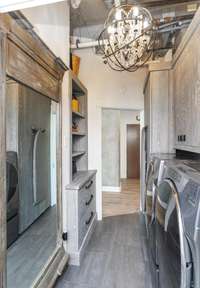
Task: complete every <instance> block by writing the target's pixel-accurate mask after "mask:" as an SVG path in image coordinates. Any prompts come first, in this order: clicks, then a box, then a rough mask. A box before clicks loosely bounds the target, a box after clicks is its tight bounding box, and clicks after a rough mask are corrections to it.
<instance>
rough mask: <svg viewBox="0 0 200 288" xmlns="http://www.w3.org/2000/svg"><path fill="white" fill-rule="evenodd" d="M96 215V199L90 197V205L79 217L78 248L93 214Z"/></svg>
mask: <svg viewBox="0 0 200 288" xmlns="http://www.w3.org/2000/svg"><path fill="white" fill-rule="evenodd" d="M95 215H96V199H95V197H94V198H93V199H92V201H91V203H90V206H89V207H88V209H87V210H86V213H85V214H84V215H83V217H82V218H79V225H78V226H79V233H78V234H79V235H78V246H79V248H80V246H81V244H82V242H83V239H84V237H85V235H86V233H87V231H88V229H89V227H90V225H91V223H92V220H93V218H94V216H95Z"/></svg>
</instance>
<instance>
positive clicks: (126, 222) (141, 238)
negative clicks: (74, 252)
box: [55, 213, 152, 288]
mask: <svg viewBox="0 0 200 288" xmlns="http://www.w3.org/2000/svg"><path fill="white" fill-rule="evenodd" d="M55 287H56V288H152V284H151V276H150V269H149V261H148V253H147V243H146V233H145V226H144V221H143V217H142V216H140V215H139V213H136V214H130V215H121V216H114V217H107V218H104V219H103V221H102V222H98V224H97V226H96V229H95V232H94V234H93V236H92V239H91V241H90V242H89V244H88V247H87V250H86V253H85V256H84V259H83V262H82V264H81V266H80V267H75V266H69V267H68V268H67V270H66V272H65V273H64V274H63V275H62V277H61V278H60V279H59V280H58V282H57V284H56V285H55Z"/></svg>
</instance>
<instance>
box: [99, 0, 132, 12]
mask: <svg viewBox="0 0 200 288" xmlns="http://www.w3.org/2000/svg"><path fill="white" fill-rule="evenodd" d="M103 1H104V3H105V5H106V7H107V8H108V9H109V10H110V9H111V8H112V7H113V6H114V5H115V6H119V5H120V4H125V3H126V0H103Z"/></svg>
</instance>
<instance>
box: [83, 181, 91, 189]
mask: <svg viewBox="0 0 200 288" xmlns="http://www.w3.org/2000/svg"><path fill="white" fill-rule="evenodd" d="M92 184H93V181H92V180H91V181H90V183H89V184H88V185H86V186H85V189H89V188H90V187H91V186H92Z"/></svg>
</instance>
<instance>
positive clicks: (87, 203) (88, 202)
mask: <svg viewBox="0 0 200 288" xmlns="http://www.w3.org/2000/svg"><path fill="white" fill-rule="evenodd" d="M93 198H94V195H93V194H92V195H91V196H90V200H89V201H86V202H85V205H86V206H89V205H90V203H91V202H92V199H93Z"/></svg>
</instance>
